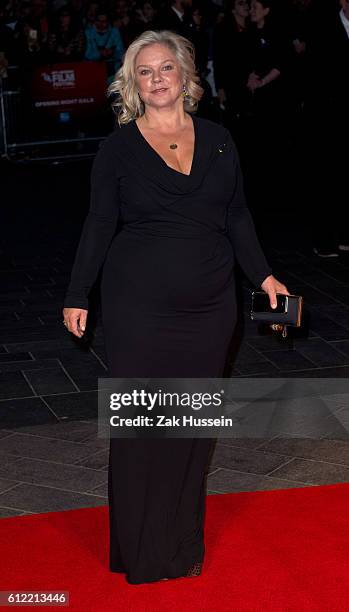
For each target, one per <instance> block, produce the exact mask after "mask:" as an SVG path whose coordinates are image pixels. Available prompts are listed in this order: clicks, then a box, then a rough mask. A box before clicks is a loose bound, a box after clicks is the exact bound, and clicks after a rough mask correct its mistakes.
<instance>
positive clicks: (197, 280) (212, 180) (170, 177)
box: [64, 116, 271, 584]
mask: <svg viewBox="0 0 349 612" xmlns="http://www.w3.org/2000/svg"><path fill="white" fill-rule="evenodd" d="M193 122H194V128H195V148H194V158H193V163H192V168H191V172H190V175H185V174H183V173H181V172H179V171H177V170H174V169H172V168H170V167H169V166H168V165H167V164H166V163H165V161H164V160H163V159H162V158H161V157H160V156H159V155H158V153H157V152H156V151H155V150H154V149H153V148H152V147H151V146H150V145H149V144H148V142H147V141H146V140H145V138H144V137H143V135H142V134H141V132H140V130H139V129H138V126H137V124H136V122H135V121H134V120H133V121H131V122H129V123H128V124H126V125H123V126H122V127H121V128H116V129H115V130H114V132H113V133H112V134H111V135H110V136H109V137H108V138H107V139H106V140H105V141H104V143H103V145H102V147H101V149H100V151H99V152H98V154H97V156H96V158H95V161H94V164H93V169H92V179H91V205H90V211H89V213H88V215H87V218H86V220H85V224H84V227H83V232H82V236H81V239H80V243H79V247H78V250H77V254H76V258H75V263H74V266H73V270H72V275H71V281H70V285H69V287H68V290H67V293H66V296H65V299H64V306H66V307H77V308H86V309H87V308H88V293H89V290H90V288H91V286H92V284H93V283H94V281H95V279H96V277H97V274H98V271H99V269H100V268H101V266H102V263H104V265H103V273H102V279H101V307H102V322H103V328H104V331H105V343H106V352H107V359H108V368H109V376H110V377H121V378H123V377H125V378H126V377H140V378H142V377H160V378H163V377H169V378H171V377H173V378H176V377H183V378H191V377H193V378H195V377H196V378H205V377H212V378H214V377H217V378H219V377H221V376H222V374H223V368H224V362H225V358H226V353H227V348H228V344H229V341H230V339H231V336H232V332H233V329H234V326H235V322H236V299H235V281H234V261H235V256H236V257H237V259H238V261H239V262H240V264H241V266H242V268H243V270H244V272H245V273H246V275H247V276H248V278H249V279H250V280H251V281H252V282H253V284H254V285H255V286H260V285H261V283H262V282H263V280H264V279H265V278H266V277H267V276H268V275H269V274H271V268H270V266H269V265H268V262H267V261H266V259H265V257H264V254H263V252H262V250H261V247H260V244H259V242H258V239H257V236H256V233H255V229H254V225H253V222H252V219H251V216H250V213H249V210H248V208H247V207H246V203H245V198H244V193H243V186H242V177H241V171H240V166H239V161H238V157H237V153H236V149H235V145H234V143H233V141H232V139H231V136H230V134H229V132H228V131H227V129H226V128H224V127H222V126H220V125H218V124H215V123H213V122H212V121H209V120H207V119H201V118H198V117H196V116H193ZM118 221H120V226H121V227H120V229H117V228H119V224H118ZM115 230H116V231H115ZM114 234H115V236H114ZM211 443H212V440H211V439H208V438H206V439H203V438H201V439H200V438H197V439H194V440H193V439H188V438H168V439H163V438H161V439H159V438H158V439H149V438H134V439H130V438H129V439H127V438H123V439H117V438H111V440H110V463H109V507H110V570H111V571H115V572H125V573H126V580H127V581H128V582H129V583H132V584H137V583H142V582H152V581H156V580H159V579H160V578H166V577H167V578H168V577H172V578H175V577H179V576H182V575H184V574H185V573H186V571H187V570H188V569H189V567H190V566H191V565H193V564H194V563H195V562H201V561H202V560H203V557H204V550H205V549H204V539H203V521H204V506H205V490H204V477H205V470H206V467H207V461H208V457H209V453H210V448H211Z"/></svg>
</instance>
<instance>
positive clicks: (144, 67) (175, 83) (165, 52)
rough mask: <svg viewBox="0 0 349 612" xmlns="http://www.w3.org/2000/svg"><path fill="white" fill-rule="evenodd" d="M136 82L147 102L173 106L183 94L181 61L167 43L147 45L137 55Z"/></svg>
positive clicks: (142, 97) (143, 98)
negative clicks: (179, 61)
mask: <svg viewBox="0 0 349 612" xmlns="http://www.w3.org/2000/svg"><path fill="white" fill-rule="evenodd" d="M135 74H136V84H137V88H138V92H139V95H140V97H141V99H142V100H143V102H144V103H145V104H149V105H150V106H153V107H157V108H164V107H166V106H172V105H173V104H174V103H175V102H176V101H177V100H178V99H179V98H180V97H181V95H182V91H183V77H182V74H181V69H180V66H179V63H178V61H177V59H176V57H175V55H174V54H173V52H172V51H171V50H170V49H169V47H167V46H166V45H163V44H160V43H153V44H151V45H147V46H146V47H144V48H143V49H141V51H139V53H138V54H137V56H136V60H135Z"/></svg>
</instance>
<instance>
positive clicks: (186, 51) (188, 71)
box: [107, 30, 204, 125]
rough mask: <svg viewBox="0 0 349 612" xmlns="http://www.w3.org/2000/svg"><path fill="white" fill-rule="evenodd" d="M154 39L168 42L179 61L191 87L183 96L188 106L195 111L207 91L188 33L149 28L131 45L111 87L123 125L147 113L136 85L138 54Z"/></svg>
mask: <svg viewBox="0 0 349 612" xmlns="http://www.w3.org/2000/svg"><path fill="white" fill-rule="evenodd" d="M154 43H160V44H162V45H166V46H167V47H168V48H169V49H170V50H171V51H172V52H173V54H174V56H175V57H176V59H177V61H178V64H179V66H180V69H181V72H182V76H183V78H184V81H185V86H186V91H187V95H186V96H185V97H184V98H183V102H184V110H186V111H188V112H194V111H195V110H196V109H197V105H198V102H199V100H200V98H201V96H202V95H203V93H204V90H203V88H202V87H201V86H200V85H199V82H200V77H199V76H198V75H197V73H196V67H195V48H194V45H193V44H192V43H191V42H190V41H189V40H188V39H187V38H184V36H180V35H179V34H175V33H174V32H171V31H170V30H158V31H157V30H147V31H146V32H143V33H142V34H141V35H140V36H138V38H136V39H135V40H134V41H133V42H132V43H131V44H130V45H129V47H128V49H127V51H126V53H125V57H124V62H123V65H122V66H121V68H119V70H118V71H117V73H116V74H115V77H114V79H113V81H112V82H111V84H110V85H109V87H108V89H107V95H108V97H111V98H112V102H111V106H112V109H113V111H114V113H115V114H116V115H117V121H118V123H119V125H121V124H124V123H129V121H132V120H133V119H136V118H137V117H140V116H141V115H143V114H144V102H143V101H142V100H141V99H140V97H139V95H138V90H137V85H136V69H135V68H136V57H137V54H138V53H139V52H140V51H141V49H143V48H144V47H147V46H148V45H152V44H154Z"/></svg>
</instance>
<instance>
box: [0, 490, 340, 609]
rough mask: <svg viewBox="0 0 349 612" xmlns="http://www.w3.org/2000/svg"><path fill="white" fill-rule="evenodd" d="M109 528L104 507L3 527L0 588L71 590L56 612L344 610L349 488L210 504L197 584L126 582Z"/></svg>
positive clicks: (220, 498) (241, 496)
mask: <svg viewBox="0 0 349 612" xmlns="http://www.w3.org/2000/svg"><path fill="white" fill-rule="evenodd" d="M107 521H108V514H107V506H103V507H100V508H91V509H90V508H83V509H82V510H69V511H65V512H49V513H45V514H36V515H31V516H23V517H15V518H6V519H1V520H0V551H1V559H0V564H1V568H2V569H1V570H0V590H3V591H5V590H6V591H7V590H11V589H16V590H22V591H23V590H36V589H37V590H45V591H48V590H50V589H52V590H55V591H57V590H64V591H69V592H70V606H69V608H68V607H66V608H60V607H58V608H57V607H56V609H62V610H63V609H66V610H81V611H83V612H90V611H91V612H92V611H94V612H95V611H96V612H99V611H103V612H104V611H109V610H110V611H119V610H123V611H125V612H127V611H129V610H131V611H135V612H138V611H140V612H143V611H147V612H148V611H149V612H150V611H152V612H153V611H160V610H161V612H162V611H166V612H167V611H172V610H177V609H182V610H186V611H189V610H190V611H197V610H200V611H201V610H210V611H212V610H214V611H216V610H217V612H220V611H223V610H224V611H225V610H227V611H228V610H229V611H230V612H231V611H232V612H240V611H246V612H301V611H307V612H313V611H317V612H329V611H331V612H332V611H338V612H339V611H340V612H344V611H346V610H349V595H348V593H349V563H348V558H349V484H340V485H327V486H321V487H305V488H301V489H299V488H298V489H283V490H277V491H256V492H253V493H233V494H227V495H212V496H209V497H208V498H207V512H206V535H205V538H206V558H205V565H204V570H203V573H202V574H201V576H200V577H196V578H179V579H176V580H169V581H164V582H157V583H152V584H148V585H143V584H142V585H129V584H127V583H126V581H125V578H124V576H123V575H122V574H112V573H110V572H109V570H108V548H107V545H108V522H107ZM11 607H12V606H11ZM16 609H19V607H18V606H16ZM21 609H22V610H23V607H21ZM44 609H45V608H44ZM51 609H52V607H51Z"/></svg>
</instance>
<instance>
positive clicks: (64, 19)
mask: <svg viewBox="0 0 349 612" xmlns="http://www.w3.org/2000/svg"><path fill="white" fill-rule="evenodd" d="M59 23H60V24H61V27H62V28H69V26H70V15H67V14H65V15H64V14H63V15H61V16H60V18H59Z"/></svg>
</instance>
